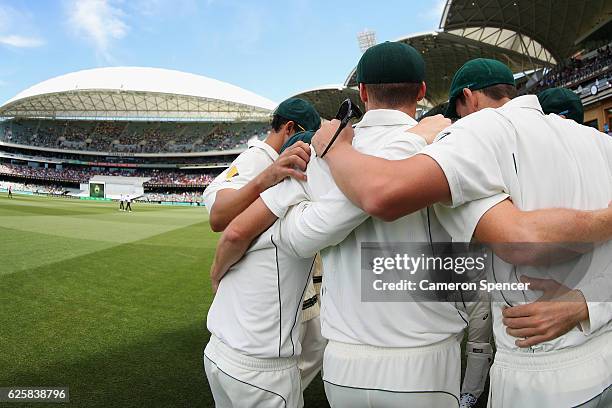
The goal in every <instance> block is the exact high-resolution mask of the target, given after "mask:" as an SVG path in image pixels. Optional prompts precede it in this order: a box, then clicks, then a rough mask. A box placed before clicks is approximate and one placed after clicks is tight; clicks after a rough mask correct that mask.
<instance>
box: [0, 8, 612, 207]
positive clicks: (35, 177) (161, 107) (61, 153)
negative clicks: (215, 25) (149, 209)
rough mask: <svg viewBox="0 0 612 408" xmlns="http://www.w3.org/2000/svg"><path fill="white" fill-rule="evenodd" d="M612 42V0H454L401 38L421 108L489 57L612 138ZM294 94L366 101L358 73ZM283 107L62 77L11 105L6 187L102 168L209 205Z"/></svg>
mask: <svg viewBox="0 0 612 408" xmlns="http://www.w3.org/2000/svg"><path fill="white" fill-rule="evenodd" d="M611 38H612V2H610V1H606V0H585V1H581V2H574V1H571V0H559V1H555V2H551V1H548V0H529V1H523V0H448V1H447V2H446V4H445V7H444V10H443V13H442V15H441V19H440V25H439V28H438V30H436V31H432V32H427V33H420V34H415V35H408V36H404V37H401V38H399V39H397V41H401V42H404V43H407V44H410V45H411V46H413V47H415V48H416V49H417V50H418V51H419V52H421V54H422V55H423V57H424V59H425V61H426V64H427V72H426V76H427V96H426V99H425V100H424V101H423V102H422V105H421V106H420V107H419V108H420V109H419V112H420V113H421V114H424V113H427V114H434V113H439V112H442V111H443V110H444V104H445V102H446V100H447V94H448V89H449V87H450V81H451V79H452V76H453V74H454V73H455V71H456V70H457V69H458V68H459V67H460V66H461V65H462V64H463V63H464V62H466V61H467V60H469V59H471V58H477V57H485V58H495V59H499V60H501V61H503V62H504V63H506V64H507V65H508V66H509V67H510V68H511V69H512V70H513V72H514V73H515V76H516V78H517V84H518V86H519V92H520V93H523V94H524V93H538V92H540V91H542V90H544V89H546V88H549V87H555V86H564V87H567V88H569V89H571V90H572V91H574V92H575V93H576V94H577V95H579V96H580V98H581V100H582V102H583V104H584V106H585V123H586V124H587V125H590V126H594V127H597V128H598V129H599V130H601V131H603V132H606V133H612V130H611V129H612V42H611V41H610V39H611ZM362 51H363V50H362ZM293 96H297V97H301V98H304V99H306V100H308V101H310V102H311V103H313V104H314V105H315V107H316V108H317V109H318V110H319V112H320V113H321V116H322V117H323V118H324V119H332V118H333V117H334V116H335V114H336V109H337V107H338V106H339V104H340V102H341V101H342V100H344V99H345V98H351V99H353V101H355V102H357V103H360V101H359V94H358V90H357V83H356V81H355V70H352V71H351V72H350V73H349V74H348V76H347V79H346V80H345V82H344V83H343V84H341V85H328V86H321V87H317V88H314V89H308V90H305V91H303V92H299V93H297V94H296V95H293ZM275 105H276V104H275V103H274V102H272V101H270V100H268V99H266V98H264V97H261V96H259V95H256V94H254V93H252V92H249V91H247V90H244V89H241V88H239V87H237V86H234V85H231V84H227V83H224V82H221V81H217V80H215V79H211V78H206V77H203V76H199V75H194V74H188V73H184V72H178V71H172V70H166V69H158V68H141V67H112V68H99V69H91V70H84V71H79V72H74V73H70V74H67V75H62V76H59V77H56V78H52V79H49V80H47V81H43V82H41V83H39V84H37V85H34V86H32V87H30V88H28V89H26V90H24V91H23V92H21V93H19V94H17V95H16V96H15V97H14V98H12V99H10V100H9V101H7V102H6V103H5V104H3V105H2V106H0V189H1V188H2V182H4V183H5V184H6V183H7V182H10V183H20V184H21V185H25V184H28V183H32V184H35V185H36V186H38V187H40V185H46V186H47V187H46V188H47V189H48V190H49V191H53V192H59V193H62V194H65V193H66V192H68V193H70V194H73V193H78V192H79V186H81V185H82V183H83V182H84V181H86V180H87V179H89V178H91V177H92V176H93V175H99V176H133V177H144V178H149V181H147V182H146V183H145V185H144V189H145V196H147V197H149V196H150V197H154V198H156V199H158V198H159V199H160V200H164V199H167V198H168V197H170V198H168V199H170V200H174V199H177V200H183V199H184V198H185V196H188V198H189V200H194V199H196V200H197V199H198V195H199V194H201V191H202V189H203V188H204V187H205V186H206V185H207V183H208V182H209V181H210V180H211V179H212V177H214V176H215V175H216V174H218V173H219V172H220V171H222V170H223V169H224V168H225V167H226V166H227V165H228V164H229V163H230V162H231V161H232V160H233V159H234V158H235V157H236V156H237V155H238V154H239V153H240V152H242V151H243V150H244V149H245V148H246V142H247V140H248V139H250V138H253V137H257V138H263V137H264V136H265V135H266V133H267V131H268V127H269V125H268V121H269V118H270V114H271V112H272V110H273V109H274V107H275ZM38 187H37V188H38ZM177 194H178V196H177ZM181 195H182V196H181ZM156 201H158V200H156Z"/></svg>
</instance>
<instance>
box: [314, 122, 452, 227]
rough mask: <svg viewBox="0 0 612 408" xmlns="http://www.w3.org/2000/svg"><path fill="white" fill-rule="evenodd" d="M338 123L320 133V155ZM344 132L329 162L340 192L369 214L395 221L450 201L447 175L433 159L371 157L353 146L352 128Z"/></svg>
mask: <svg viewBox="0 0 612 408" xmlns="http://www.w3.org/2000/svg"><path fill="white" fill-rule="evenodd" d="M334 122H335V121H331V122H329V123H327V124H325V125H323V126H322V127H321V129H319V131H317V134H316V135H315V139H316V140H315V143H314V146H315V150H316V152H317V154H320V153H321V152H322V150H320V149H321V147H323V146H326V145H327V144H328V143H329V139H330V138H331V135H332V134H333V132H335V129H336V127H337V125H335V123H334ZM342 133H344V134H342V135H341V137H339V138H338V140H336V142H335V143H334V146H333V147H332V148H331V149H330V150H329V152H328V153H327V154H326V155H325V160H326V161H327V163H328V164H329V167H330V169H331V172H332V176H333V177H334V181H335V182H336V184H337V185H338V187H339V188H340V190H342V192H343V193H344V194H345V195H346V196H347V197H348V198H349V199H350V200H351V201H352V202H353V203H354V204H355V205H356V206H358V207H360V208H362V209H363V210H364V211H365V212H366V213H368V214H370V215H372V216H374V217H377V218H381V219H383V220H385V221H394V220H396V219H398V218H400V217H402V216H404V215H407V214H410V213H413V212H415V211H418V210H420V209H422V208H425V207H427V206H429V205H431V204H434V203H436V202H446V201H450V189H449V186H448V182H447V180H446V176H445V175H444V172H443V171H442V169H441V168H440V166H439V165H438V163H436V161H435V160H433V159H432V158H430V157H429V156H425V155H421V154H419V155H416V156H413V157H410V158H409V159H405V160H386V159H381V158H378V157H374V156H368V155H365V154H362V153H359V152H358V151H356V150H355V149H353V147H352V146H351V144H350V140H351V137H352V136H351V135H352V129H350V128H348V129H345V130H344V131H343V132H342ZM313 140H314V139H313Z"/></svg>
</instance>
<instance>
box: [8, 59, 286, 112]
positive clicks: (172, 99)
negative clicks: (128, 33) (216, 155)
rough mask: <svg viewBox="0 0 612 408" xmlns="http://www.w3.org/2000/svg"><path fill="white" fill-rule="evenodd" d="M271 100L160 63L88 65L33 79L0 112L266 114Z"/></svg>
mask: <svg viewBox="0 0 612 408" xmlns="http://www.w3.org/2000/svg"><path fill="white" fill-rule="evenodd" d="M275 106H276V103H274V102H272V101H270V100H269V99H266V98H263V97H261V96H259V95H256V94H254V93H253V92H249V91H247V90H244V89H242V88H239V87H237V86H234V85H231V84H228V83H225V82H221V81H217V80H215V79H211V78H207V77H204V76H200V75H194V74H189V73H185V72H180V71H173V70H167V69H160V68H141V67H110V68H97V69H88V70H84V71H78V72H73V73H70V74H66V75H62V76H58V77H55V78H51V79H49V80H46V81H43V82H41V83H39V84H36V85H34V86H32V87H30V88H28V89H26V90H24V91H23V92H21V93H19V94H18V95H16V96H15V97H14V98H12V99H10V100H9V101H7V102H6V103H5V104H3V105H2V106H0V117H50V118H102V119H117V118H124V119H192V120H267V118H268V117H269V114H270V112H271V111H272V109H274V107H275Z"/></svg>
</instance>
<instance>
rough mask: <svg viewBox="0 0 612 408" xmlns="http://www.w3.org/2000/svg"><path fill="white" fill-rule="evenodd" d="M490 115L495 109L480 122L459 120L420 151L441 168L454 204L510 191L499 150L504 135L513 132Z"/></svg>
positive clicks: (508, 136)
mask: <svg viewBox="0 0 612 408" xmlns="http://www.w3.org/2000/svg"><path fill="white" fill-rule="evenodd" d="M472 115H477V113H475V114H472ZM472 115H470V116H472ZM491 115H495V113H491V112H489V114H488V115H486V116H482V115H481V116H480V117H479V118H480V119H481V120H480V122H479V121H474V120H468V119H470V117H469V116H468V117H467V118H465V119H462V120H460V121H459V122H457V123H455V124H454V125H452V126H451V127H449V128H447V130H446V131H445V132H443V133H442V134H441V135H439V136H438V138H437V139H436V141H435V142H434V143H433V144H431V145H429V146H427V147H425V148H424V149H423V150H422V151H421V153H423V154H426V155H427V156H429V157H431V158H432V159H434V160H435V161H436V162H437V163H438V165H439V166H440V167H441V168H442V171H443V172H444V174H445V176H446V179H447V180H448V185H449V187H450V191H451V196H452V204H451V206H452V207H459V206H461V205H463V204H465V203H467V202H470V201H474V200H479V199H481V198H485V197H491V196H495V195H497V194H500V193H507V192H508V191H507V190H508V189H507V187H506V184H505V182H504V178H503V173H502V170H501V165H500V156H501V153H500V150H503V149H501V143H503V142H502V140H503V138H504V137H506V139H510V137H511V135H508V129H507V128H505V127H504V126H503V125H502V124H501V122H500V121H499V120H494V118H492V117H491ZM483 127H486V128H483ZM506 150H507V149H506Z"/></svg>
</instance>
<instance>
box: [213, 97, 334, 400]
mask: <svg viewBox="0 0 612 408" xmlns="http://www.w3.org/2000/svg"><path fill="white" fill-rule="evenodd" d="M320 124H321V118H320V115H319V113H318V112H317V111H316V109H315V108H314V107H313V106H312V105H311V104H310V103H308V102H306V101H304V100H303V99H299V98H290V99H287V100H285V101H283V102H282V103H280V104H279V106H278V107H277V108H276V110H275V111H274V113H273V116H272V130H271V131H270V133H269V135H268V137H267V138H266V140H265V141H263V142H262V141H259V140H253V141H250V142H249V148H248V149H247V150H246V151H245V152H243V153H242V154H240V156H238V158H237V159H236V160H235V161H234V162H233V163H232V164H231V165H230V167H229V168H228V169H227V170H226V171H224V172H223V173H221V174H220V175H219V176H217V177H216V178H215V180H213V182H212V183H211V184H210V185H209V186H208V187H207V188H206V190H205V191H204V202H205V204H206V207H207V208H208V211H209V214H210V225H211V228H212V229H213V230H214V231H222V230H224V229H225V227H226V226H227V224H228V223H229V222H230V221H231V220H232V219H234V218H235V217H236V216H237V215H238V214H240V213H241V212H242V211H243V210H244V209H245V208H247V207H248V206H249V205H250V204H251V203H252V202H253V201H254V200H255V199H257V198H258V197H259V194H260V193H261V192H263V191H264V190H266V189H267V188H268V187H270V186H272V185H274V184H276V183H278V182H279V181H281V180H282V179H283V178H285V177H288V176H289V177H297V178H303V177H304V175H303V173H301V171H303V170H305V168H306V163H307V162H308V160H309V156H308V152H309V150H308V151H304V150H303V149H304V146H305V145H304V142H303V141H301V137H300V136H302V137H303V136H304V133H302V131H303V130H317V129H318V128H319V126H320ZM296 132H298V133H296ZM309 136H311V135H309ZM296 137H297V138H296ZM281 150H282V154H281V155H280V156H279V152H280V151H281ZM315 273H316V274H317V275H318V276H320V274H321V272H320V268H315ZM213 283H214V282H213ZM301 325H302V330H301V332H300V335H301V336H302V339H301V340H302V345H303V347H302V349H303V350H302V353H301V354H300V358H299V361H298V365H299V367H300V370H301V373H302V381H301V384H302V388H303V389H305V388H306V387H307V386H308V385H309V384H310V382H311V381H312V380H313V379H314V377H315V376H316V375H317V373H318V372H319V371H320V369H321V366H322V364H323V363H322V360H323V350H324V347H325V340H324V339H323V337H322V336H321V328H320V318H319V302H318V294H317V292H316V289H315V288H314V285H313V283H311V284H309V285H308V287H307V290H306V293H305V294H304V302H303V310H302V314H301Z"/></svg>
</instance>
